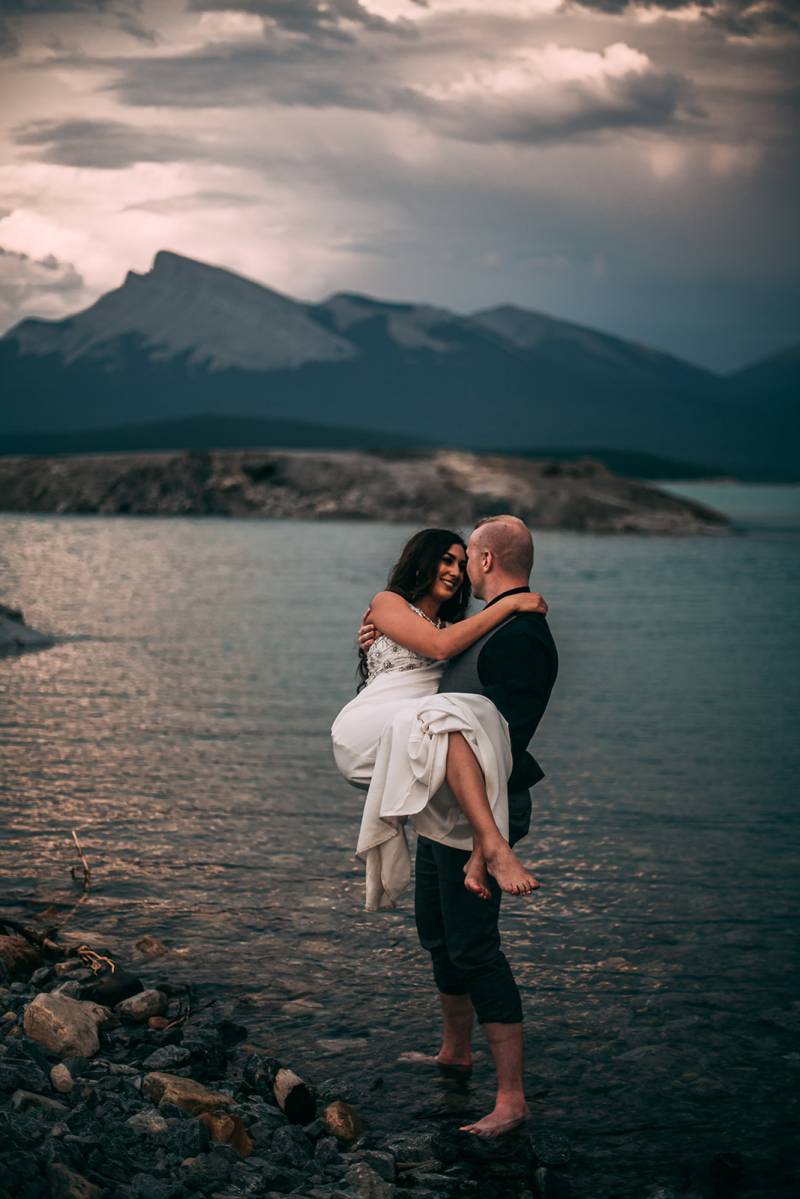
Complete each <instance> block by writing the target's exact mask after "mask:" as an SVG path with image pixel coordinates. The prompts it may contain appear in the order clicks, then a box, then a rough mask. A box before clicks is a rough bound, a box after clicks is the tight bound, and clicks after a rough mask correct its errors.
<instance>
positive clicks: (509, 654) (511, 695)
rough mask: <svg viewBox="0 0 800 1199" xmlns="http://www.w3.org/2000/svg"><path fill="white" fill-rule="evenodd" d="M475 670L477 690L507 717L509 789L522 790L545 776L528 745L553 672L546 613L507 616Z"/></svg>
mask: <svg viewBox="0 0 800 1199" xmlns="http://www.w3.org/2000/svg"><path fill="white" fill-rule="evenodd" d="M506 594H508V593H506ZM497 598H498V599H500V598H502V597H500V596H498V597H497ZM494 602H496V601H494ZM477 670H478V677H479V679H480V681H481V691H482V693H483V694H484V695H485V696H486V697H487V698H488V699H490V700H491V701H492V703H493V704H494V705H495V707H496V708H497V710H498V711H499V712H500V714H501V715H502V716H504V717H505V719H506V720H507V721H508V728H509V733H510V734H511V753H512V758H513V766H512V770H511V776H510V778H509V780H508V790H509V793H513V792H516V791H527V790H528V789H529V788H530V787H532V786H533V785H534V783H538V782H539V780H540V779H541V778H543V777H544V771H543V770H542V768H541V766H540V765H539V763H538V762H537V761H536V759H535V758H534V757H533V755H532V754H531V753H529V752H528V744H529V742H530V740H531V738H532V737H533V734H534V733H535V731H536V728H537V726H538V724H539V721H540V720H541V719H542V716H543V715H544V710H545V708H546V707H547V701H548V700H549V698H550V692H551V691H552V690H553V684H554V683H555V681H556V675H557V674H558V652H557V650H556V643H555V641H554V640H553V635H552V633H551V632H550V629H549V626H548V624H547V618H546V617H545V616H543V615H542V614H541V613H539V612H520V613H518V614H517V615H516V616H512V617H511V619H510V620H509V621H507V622H506V623H505V624H503V625H501V626H500V628H499V629H497V631H496V632H495V633H493V634H491V635H490V637H489V639H488V640H487V642H486V644H485V645H484V646H483V648H482V649H481V651H480V654H479V656H478V663H477Z"/></svg>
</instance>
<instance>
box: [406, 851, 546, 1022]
mask: <svg viewBox="0 0 800 1199" xmlns="http://www.w3.org/2000/svg"><path fill="white" fill-rule="evenodd" d="M468 857H469V854H468V853H467V852H466V851H463V850H459V849H452V848H450V847H449V846H446V845H441V844H439V843H438V842H435V841H431V840H429V839H428V838H426V837H419V838H418V841H417V864H416V885H415V905H414V906H415V915H416V921H417V931H418V933H419V938H420V943H421V944H422V946H423V948H425V949H427V950H428V951H429V952H430V955H431V961H432V965H433V976H434V979H435V982H436V986H437V988H438V989H439V991H441V992H442V994H444V995H469V997H470V999H471V1000H472V1005H473V1007H474V1008H475V1014H476V1016H477V1018H478V1021H479V1023H481V1024H519V1023H521V1021H522V1003H521V1001H520V995H519V990H518V988H517V984H516V982H515V981H514V976H513V974H512V973H511V968H510V966H509V964H508V962H507V961H506V958H505V955H504V954H503V953H502V951H501V949H500V934H499V932H498V928H497V917H498V914H499V911H500V896H501V891H500V888H499V887H498V885H497V883H496V882H495V880H494V879H490V880H489V887H490V891H491V899H489V900H483V899H479V898H478V897H477V896H476V895H474V894H473V893H472V892H470V891H467V890H466V888H465V887H464V873H463V868H464V863H465V862H466V860H467V858H468Z"/></svg>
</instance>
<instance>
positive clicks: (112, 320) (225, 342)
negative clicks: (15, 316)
mask: <svg viewBox="0 0 800 1199" xmlns="http://www.w3.org/2000/svg"><path fill="white" fill-rule="evenodd" d="M6 337H7V339H9V340H13V341H16V343H17V346H18V348H19V350H20V351H21V352H22V353H25V354H33V355H44V354H57V355H59V356H60V357H61V358H62V359H63V361H64V362H65V363H71V362H74V361H75V360H77V359H78V358H82V357H87V356H88V357H90V358H93V359H104V358H106V359H113V358H114V355H115V354H116V353H117V352H118V346H119V341H120V339H123V338H131V337H132V338H135V339H137V341H139V342H140V343H141V344H142V346H143V348H144V350H145V351H146V353H147V354H148V355H149V356H150V357H151V358H152V359H154V360H162V361H163V360H166V359H170V358H174V357H177V356H179V355H186V356H187V359H188V361H189V363H191V364H192V365H195V366H202V367H204V368H206V369H208V370H212V371H214V370H222V369H225V368H227V367H237V368H239V369H242V370H255V371H259V370H286V369H292V368H295V367H298V366H302V365H304V364H305V363H307V362H336V361H341V360H343V359H346V358H351V357H353V356H354V355H355V353H356V351H355V349H354V347H353V346H352V345H351V344H350V343H349V342H348V341H347V340H345V339H344V338H341V337H338V336H337V335H336V333H335V332H332V331H331V330H330V329H326V328H324V327H323V326H322V325H321V324H319V323H318V322H317V321H315V320H314V319H313V317H312V316H311V315H310V313H309V310H308V308H307V306H306V305H305V304H301V303H298V302H297V301H296V300H292V299H290V298H289V297H288V296H283V295H281V294H280V293H279V292H276V291H272V290H271V289H270V288H268V287H263V286H262V285H261V284H260V283H255V282H254V281H253V280H251V279H245V278H243V277H242V276H241V275H236V274H233V273H232V272H231V271H228V270H225V269H224V268H223V267H216V266H211V265H209V264H207V263H203V262H196V261H195V260H194V259H192V258H184V257H182V256H181V255H180V254H175V253H173V252H172V251H170V250H160V251H159V252H158V254H156V257H155V260H154V262H153V266H152V268H151V269H150V270H149V271H147V272H145V273H141V274H140V273H139V272H137V271H129V272H128V274H127V275H126V277H125V281H124V282H123V284H122V285H121V286H120V287H118V288H116V289H115V290H113V291H110V292H107V293H106V294H105V295H104V296H101V297H100V299H99V300H97V301H96V303H94V304H92V306H91V307H90V308H87V309H86V310H85V311H83V312H79V313H77V314H76V315H75V316H72V317H68V318H67V319H66V320H63V321H47V322H42V321H36V320H30V321H23V322H22V323H21V324H20V325H17V326H16V328H14V329H12V330H10V331H9V333H8V334H6Z"/></svg>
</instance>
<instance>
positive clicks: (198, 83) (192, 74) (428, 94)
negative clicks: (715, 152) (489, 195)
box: [103, 35, 703, 145]
mask: <svg viewBox="0 0 800 1199" xmlns="http://www.w3.org/2000/svg"><path fill="white" fill-rule="evenodd" d="M378 40H379V41H382V39H380V38H379V39H378ZM373 49H374V46H372V45H370V46H364V45H361V44H359V43H350V44H347V45H343V44H341V43H336V44H332V43H319V42H318V43H312V42H310V41H308V40H298V39H297V38H295V37H292V36H289V35H283V36H281V35H276V36H275V37H273V38H272V39H270V41H269V42H266V43H255V44H254V43H241V42H239V43H217V44H214V45H209V46H206V47H204V48H203V49H201V50H197V51H193V52H191V53H189V54H184V55H175V56H172V57H166V56H163V55H162V56H159V57H158V58H140V59H136V60H135V61H131V60H125V59H117V60H113V61H109V62H106V63H105V64H103V65H107V66H115V67H116V68H117V70H118V72H119V74H118V77H117V80H116V81H115V82H114V83H113V84H112V85H111V88H112V90H114V91H116V92H117V93H118V94H119V96H120V98H121V99H122V100H123V101H124V102H125V103H126V104H128V105H131V106H140V107H150V106H163V107H174V108H195V107H206V106H208V107H238V106H241V105H256V104H264V103H271V104H277V105H283V106H287V107H306V108H319V109H325V108H343V109H355V110H362V111H367V112H374V113H396V114H406V115H409V116H413V117H416V118H417V119H419V120H421V121H423V122H424V124H425V126H426V128H429V129H431V130H433V131H436V132H438V133H440V134H442V135H444V136H446V137H449V138H454V139H457V140H461V141H466V142H472V143H488V142H495V141H496V142H511V143H517V144H524V143H530V144H532V145H533V144H539V143H543V142H550V141H553V140H556V139H559V138H565V139H566V138H571V137H586V136H589V135H591V134H594V133H599V132H601V131H602V130H605V129H620V128H629V129H633V128H642V129H652V128H659V127H660V128H664V127H669V126H672V125H675V124H676V123H677V122H678V121H679V120H681V119H683V118H685V117H692V118H697V117H699V116H702V115H703V114H702V111H701V109H700V107H699V106H698V105H697V104H696V103H694V101H693V99H692V94H693V89H692V87H691V85H690V83H689V82H688V80H686V79H685V78H684V77H683V76H682V75H680V74H679V73H677V72H672V71H664V70H662V69H660V68H658V67H657V66H655V65H654V64H653V63H650V62H646V63H645V64H644V65H640V64H637V65H636V66H635V67H633V66H632V69H631V70H630V71H629V72H627V73H622V74H619V73H609V74H604V76H603V79H602V80H601V81H599V82H598V81H594V82H593V81H588V82H586V81H582V80H567V81H564V82H563V83H559V84H558V85H547V86H544V85H542V84H541V81H539V82H537V80H536V79H535V78H531V80H530V83H529V85H528V86H523V87H521V88H520V89H518V90H516V91H514V92H513V93H511V94H508V95H505V94H496V93H495V94H493V93H492V92H491V91H490V90H489V89H486V90H484V89H476V90H474V91H473V92H471V93H470V94H469V95H457V94H455V95H450V94H448V93H447V91H446V90H445V91H443V92H442V93H440V94H439V93H436V92H434V91H433V90H431V89H425V88H423V87H421V86H418V85H415V84H414V83H413V82H412V81H409V82H406V77H408V78H409V80H413V77H414V75H415V74H416V69H417V67H418V58H417V55H418V54H419V52H420V48H419V47H415V48H414V50H413V52H412V51H411V49H410V48H409V52H408V54H407V55H404V54H402V53H395V54H394V55H393V56H389V57H382V56H381V55H379V54H374V53H373V52H372V51H373Z"/></svg>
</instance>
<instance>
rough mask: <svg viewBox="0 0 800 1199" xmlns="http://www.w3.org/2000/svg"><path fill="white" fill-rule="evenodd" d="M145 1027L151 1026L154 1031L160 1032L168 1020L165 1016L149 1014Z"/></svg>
mask: <svg viewBox="0 0 800 1199" xmlns="http://www.w3.org/2000/svg"><path fill="white" fill-rule="evenodd" d="M147 1027H148V1028H152V1029H153V1030H154V1031H155V1032H162V1031H163V1030H164V1029H165V1028H168V1027H169V1020H168V1019H167V1017H166V1016H151V1017H150V1019H149V1020H148V1021H147Z"/></svg>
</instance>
